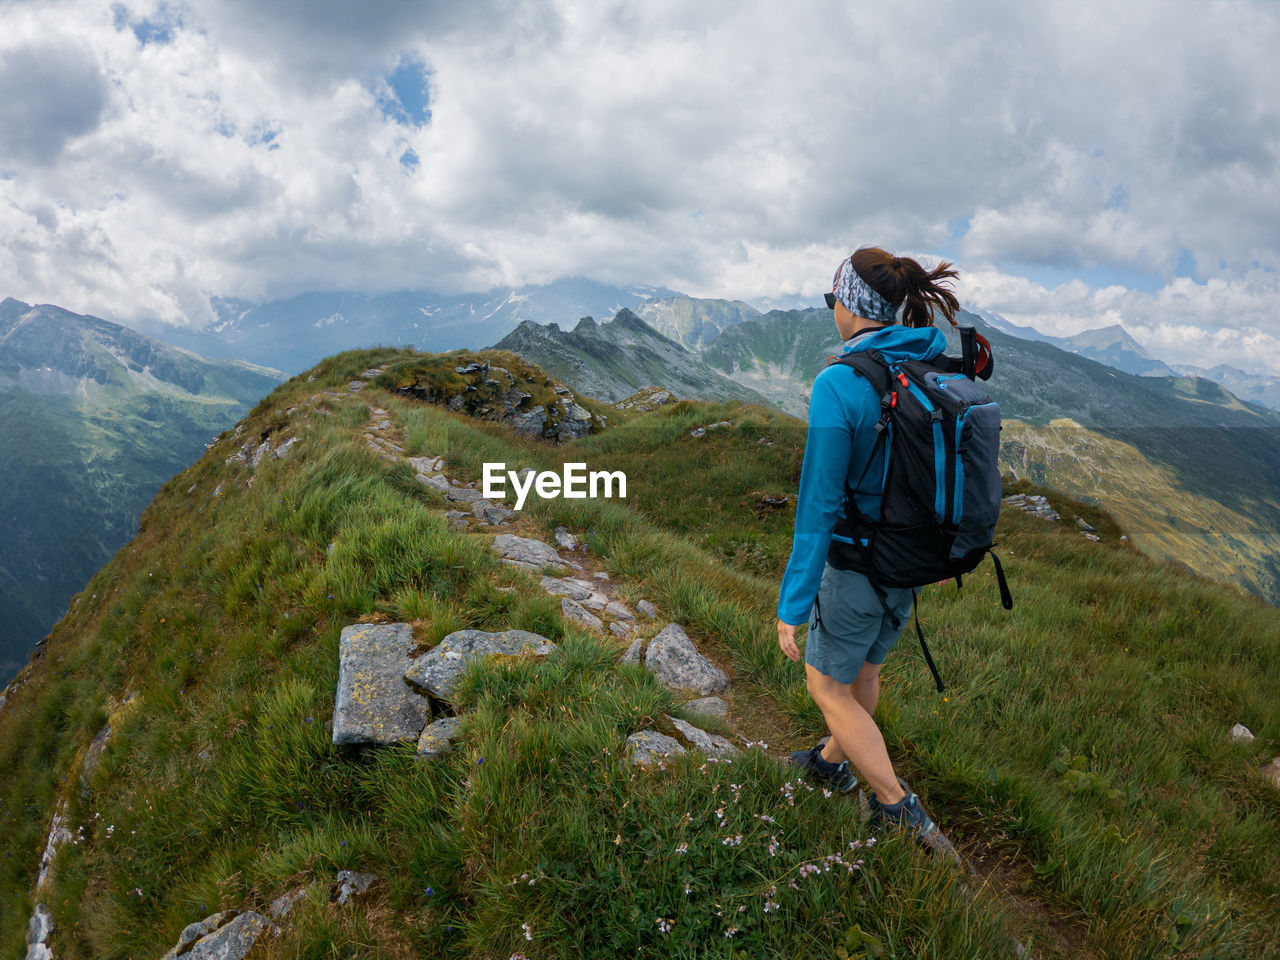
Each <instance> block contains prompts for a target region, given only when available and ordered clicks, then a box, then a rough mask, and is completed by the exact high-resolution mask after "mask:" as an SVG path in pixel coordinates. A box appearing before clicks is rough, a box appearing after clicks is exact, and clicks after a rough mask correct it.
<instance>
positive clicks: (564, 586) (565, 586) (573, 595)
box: [538, 577, 591, 600]
mask: <svg viewBox="0 0 1280 960" xmlns="http://www.w3.org/2000/svg"><path fill="white" fill-rule="evenodd" d="M538 585H539V586H540V587H542V589H543V590H545V591H546V592H547V593H549V594H551V596H553V597H568V598H569V599H570V600H585V599H586V598H587V597H589V596H591V589H590V588H589V587H584V586H583V585H582V584H580V583H577V582H575V581H574V580H572V579H569V578H561V577H543V578H542V579H541V580H539V581H538Z"/></svg>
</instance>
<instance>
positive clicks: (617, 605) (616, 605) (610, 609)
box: [604, 600, 636, 620]
mask: <svg viewBox="0 0 1280 960" xmlns="http://www.w3.org/2000/svg"><path fill="white" fill-rule="evenodd" d="M604 612H605V613H607V614H608V615H609V616H611V617H618V618H620V619H622V620H634V619H635V618H636V615H635V614H634V613H632V612H631V611H630V610H628V609H627V607H626V604H624V603H622V602H621V601H619V600H610V601H609V602H608V603H607V604H605V608H604Z"/></svg>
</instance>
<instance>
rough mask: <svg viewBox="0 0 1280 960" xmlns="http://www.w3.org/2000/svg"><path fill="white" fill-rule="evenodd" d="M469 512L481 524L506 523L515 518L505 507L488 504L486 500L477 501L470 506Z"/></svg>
mask: <svg viewBox="0 0 1280 960" xmlns="http://www.w3.org/2000/svg"><path fill="white" fill-rule="evenodd" d="M471 512H472V513H474V514H475V515H476V517H477V518H478V519H479V520H481V521H482V522H483V523H490V524H494V523H506V522H507V521H508V520H510V519H512V518H513V517H515V515H516V512H515V511H514V510H508V509H507V508H506V507H504V506H502V505H500V504H497V503H490V502H489V501H488V500H477V501H475V502H474V503H472V504H471Z"/></svg>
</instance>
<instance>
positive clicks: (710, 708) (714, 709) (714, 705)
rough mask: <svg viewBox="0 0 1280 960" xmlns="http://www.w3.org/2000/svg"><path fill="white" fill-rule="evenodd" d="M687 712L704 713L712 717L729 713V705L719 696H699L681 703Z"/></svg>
mask: <svg viewBox="0 0 1280 960" xmlns="http://www.w3.org/2000/svg"><path fill="white" fill-rule="evenodd" d="M681 706H683V707H684V709H685V711H686V712H688V713H706V714H710V715H711V716H713V717H725V716H728V715H729V705H728V704H727V703H725V702H724V701H723V700H721V699H720V698H719V697H700V698H698V699H697V700H689V701H687V702H686V703H683V704H681Z"/></svg>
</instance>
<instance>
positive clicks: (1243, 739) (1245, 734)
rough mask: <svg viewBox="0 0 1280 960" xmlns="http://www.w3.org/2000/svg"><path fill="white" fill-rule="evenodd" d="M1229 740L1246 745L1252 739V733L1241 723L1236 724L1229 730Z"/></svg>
mask: <svg viewBox="0 0 1280 960" xmlns="http://www.w3.org/2000/svg"><path fill="white" fill-rule="evenodd" d="M1231 739H1232V740H1234V741H1235V742H1236V743H1248V742H1249V741H1250V740H1252V739H1253V731H1252V730H1250V729H1249V728H1248V727H1246V726H1245V725H1244V724H1243V723H1237V724H1236V725H1235V726H1234V727H1232V728H1231Z"/></svg>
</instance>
